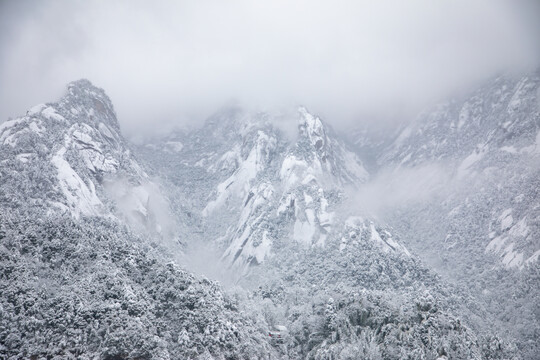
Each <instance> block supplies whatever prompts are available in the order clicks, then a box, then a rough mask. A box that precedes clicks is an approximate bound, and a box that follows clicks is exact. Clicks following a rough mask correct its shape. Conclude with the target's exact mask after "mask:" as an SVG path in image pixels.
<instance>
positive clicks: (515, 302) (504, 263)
mask: <svg viewBox="0 0 540 360" xmlns="http://www.w3.org/2000/svg"><path fill="white" fill-rule="evenodd" d="M369 138H370V135H369V131H367V132H366V131H364V132H363V133H362V134H361V136H358V138H357V139H353V141H356V142H357V144H359V145H360V146H361V147H363V148H365V147H367V148H369V147H370V146H371V144H370V143H369V142H366V140H365V139H369ZM376 146H377V147H376V149H377V155H376V163H377V168H378V169H379V170H378V171H380V172H381V173H384V174H390V175H391V176H393V177H394V178H395V179H396V181H394V183H395V184H397V186H399V183H400V181H403V182H404V183H407V181H409V182H410V179H409V178H411V176H412V177H413V178H414V179H415V181H417V182H420V183H422V182H425V183H427V184H430V185H431V186H432V189H431V191H429V190H430V189H421V190H422V191H418V193H417V194H414V193H413V194H411V198H414V197H417V198H420V199H421V200H420V201H408V202H406V203H401V204H399V203H397V202H395V203H392V202H390V203H391V204H393V205H396V206H393V207H387V208H385V220H386V221H387V222H388V223H389V224H391V225H392V226H393V227H394V229H395V231H396V232H397V233H399V234H400V235H401V237H402V238H403V239H404V243H405V244H406V246H408V247H409V248H410V250H412V251H413V252H414V253H415V254H418V255H419V256H420V257H421V258H422V259H423V260H424V261H425V262H426V263H428V264H430V266H432V268H433V269H435V270H436V271H438V272H439V273H440V274H441V275H443V276H445V278H446V279H450V280H452V281H453V282H455V283H458V284H461V285H463V286H465V287H467V288H469V289H470V290H471V292H472V293H474V294H475V296H477V297H478V298H479V299H484V300H485V301H486V303H487V304H488V305H487V306H488V308H490V311H492V312H493V313H495V314H497V317H498V318H499V319H500V324H499V325H500V326H501V328H504V329H507V330H509V331H511V332H513V331H517V334H514V336H515V337H516V338H518V339H520V341H521V344H522V346H523V347H524V348H529V350H528V355H527V356H528V358H534V357H535V356H534V355H532V354H538V344H537V341H534V340H533V339H534V338H535V337H537V332H538V329H539V328H540V323H539V321H538V317H537V316H535V315H533V313H534V312H535V311H537V310H538V306H537V305H532V304H537V303H538V296H540V294H539V293H538V289H539V288H540V287H539V286H538V285H533V286H532V287H527V286H526V288H527V289H528V290H525V289H524V288H523V286H524V284H534V283H535V282H536V283H538V278H537V272H538V268H539V263H538V259H539V255H540V227H539V224H540V222H539V221H540V213H539V210H540V203H539V199H540V196H539V193H538V189H540V183H539V179H540V153H539V151H538V149H540V73H539V72H533V73H531V74H527V75H526V76H523V77H520V78H514V77H510V76H501V77H498V78H496V79H493V80H492V81H490V82H487V83H486V84H484V86H482V87H480V88H478V89H477V90H475V91H474V92H472V93H470V94H469V95H468V96H464V97H462V98H456V99H452V100H449V101H447V102H444V103H442V104H439V105H437V106H435V107H434V108H432V109H429V110H426V111H425V112H424V113H423V114H421V115H420V116H419V117H418V118H417V119H416V121H414V122H412V123H411V124H410V125H408V126H407V127H405V128H403V129H399V131H398V132H397V135H394V134H391V135H389V136H387V138H386V139H385V142H384V144H383V145H382V146H381V144H380V143H379V144H376ZM411 174H416V177H415V176H414V175H411ZM429 177H432V178H435V179H438V180H437V181H436V182H435V183H434V182H430V181H427V180H426V178H429ZM411 188H414V186H413V187H411ZM426 193H428V194H429V196H426ZM396 203H397V204H396ZM517 294H519V296H518V295H517ZM534 299H536V300H534ZM516 308H522V309H527V310H523V311H516ZM535 308H536V310H535ZM516 329H519V330H516Z"/></svg>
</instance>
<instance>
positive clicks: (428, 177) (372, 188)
mask: <svg viewBox="0 0 540 360" xmlns="http://www.w3.org/2000/svg"><path fill="white" fill-rule="evenodd" d="M448 169H449V167H448V166H444V164H441V163H431V164H425V165H421V166H416V167H412V168H409V167H404V168H402V167H400V168H397V169H392V170H385V169H383V170H381V171H380V172H378V173H377V175H376V177H375V178H373V179H370V181H369V182H367V183H366V184H363V185H361V186H360V187H359V188H354V189H352V188H350V189H347V196H346V198H347V199H349V200H348V201H347V203H346V204H344V206H343V209H342V210H341V211H344V212H346V213H348V214H350V215H355V214H361V215H365V216H367V217H374V218H376V219H378V220H381V221H386V220H388V219H385V214H387V213H388V212H389V211H392V210H395V209H400V208H402V207H405V206H410V205H418V204H422V203H427V202H428V201H429V200H432V199H433V198H435V197H436V196H442V195H444V194H448V191H449V189H450V188H452V187H455V186H458V185H459V184H458V182H457V181H456V179H455V178H454V177H453V176H452V173H451V172H450V171H449V170H448Z"/></svg>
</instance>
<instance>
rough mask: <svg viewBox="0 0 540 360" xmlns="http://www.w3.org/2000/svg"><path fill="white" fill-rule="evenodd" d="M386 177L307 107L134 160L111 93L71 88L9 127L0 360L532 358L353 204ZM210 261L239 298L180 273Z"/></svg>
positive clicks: (233, 123) (216, 128) (0, 227)
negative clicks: (275, 333) (281, 331)
mask: <svg viewBox="0 0 540 360" xmlns="http://www.w3.org/2000/svg"><path fill="white" fill-rule="evenodd" d="M527 93H528V92H525V93H523V94H527ZM523 94H522V95H520V97H523V99H527V96H526V95H523ZM523 101H524V102H526V101H525V100H523ZM523 112H524V113H525V112H529V110H527V109H525V110H523ZM291 122H293V127H294V128H295V131H294V132H290V131H285V130H284V128H287V129H289V128H290V127H289V126H285V127H283V126H282V125H283V124H284V123H285V124H287V125H290V124H291ZM430 126H433V125H429V126H428V128H430ZM465 126H466V123H464V124H463V125H461V128H464V127H465ZM508 126H509V125H508ZM508 126H507V127H508ZM516 126H517V125H516ZM423 131H424V132H426V131H427V130H423ZM422 133H423V132H419V134H422ZM478 133H483V132H482V131H478ZM402 138H404V137H402ZM457 138H459V137H457ZM407 139H412V137H407ZM439 140H441V139H439ZM400 141H401V142H400ZM441 141H442V140H441ZM475 141H476V140H475ZM535 141H536V140H535ZM389 142H390V141H389ZM419 142H420V140H418V141H417V142H414V144H417V143H419ZM375 143H376V144H378V145H377V146H378V147H381V146H382V145H381V144H382V143H381V142H380V141H376V142H375ZM383 143H385V142H383ZM400 144H405V142H403V139H402V140H399V141H395V142H393V144H392V146H391V147H389V148H388V149H387V151H385V152H384V153H382V154H381V156H380V161H381V164H380V165H381V166H382V165H383V164H382V162H383V161H384V164H385V166H386V165H387V166H393V165H395V167H398V168H399V166H405V164H406V163H407V160H405V161H404V160H403V159H404V158H406V157H407V156H408V154H404V153H405V152H407V151H409V150H410V149H412V147H413V145H403V146H405V147H404V148H403V149H407V150H406V151H405V150H403V151H399V147H400V146H402V145H400ZM522 145H523V146H522ZM507 146H510V145H507ZM514 146H515V147H516V152H519V153H520V154H522V153H523V154H529V155H531V154H533V155H534V154H536V153H535V151H534V150H530V149H532V148H530V146H532V145H531V144H530V143H527V144H525V143H523V144H521V143H520V145H519V146H520V147H518V144H517V143H516V144H514ZM527 146H529V147H527ZM523 148H527V149H529V150H527V151H523V152H521V149H523ZM518 149H519V150H518ZM471 151H472V150H471ZM510 153H512V152H510ZM402 154H404V155H403V157H402ZM463 154H464V156H468V155H466V154H468V151H464V152H463ZM360 155H361V154H360ZM533 155H531V156H533ZM412 156H413V155H411V156H410V158H412ZM414 156H415V157H416V156H418V157H420V158H422V159H423V157H422V156H421V155H420V153H418V154H416V155H414ZM534 156H535V155H534ZM486 159H487V157H486ZM477 163H478V164H480V162H477ZM460 164H461V162H459V161H457V160H456V165H455V166H456V168H459V166H460ZM475 164H476V163H475ZM371 168H372V169H373V170H372V171H371V173H368V171H367V170H366V167H365V166H364V163H363V162H362V161H361V159H360V157H359V155H358V154H357V153H355V152H354V151H353V150H352V148H351V147H350V146H349V145H347V143H346V142H345V141H343V140H342V137H341V136H340V135H338V134H336V133H335V132H334V131H333V130H332V129H331V128H330V127H329V126H328V125H327V124H326V123H325V122H324V121H323V120H322V119H320V118H319V117H318V116H316V115H314V114H311V113H310V112H309V111H308V110H307V109H306V108H304V107H300V108H298V109H296V110H295V111H294V113H293V115H291V114H272V113H253V112H249V111H245V110H242V109H238V108H228V109H224V110H222V111H219V112H218V113H217V114H216V115H214V116H213V117H211V118H210V119H208V121H207V122H206V123H205V124H204V125H203V126H202V127H201V128H199V129H195V130H189V131H188V130H185V131H177V132H174V133H171V134H169V135H167V136H166V137H164V138H161V139H154V140H151V141H147V142H146V143H143V144H140V145H137V146H134V145H130V144H128V143H127V142H126V140H125V139H124V138H123V137H122V135H121V132H120V127H119V125H118V122H117V119H116V115H115V112H114V109H113V106H112V103H111V102H110V100H109V99H108V97H107V96H106V95H105V93H104V92H103V90H101V89H98V88H96V87H94V86H93V85H92V84H90V83H89V82H88V81H86V80H80V81H76V82H74V83H71V84H70V85H68V90H67V94H66V95H65V96H64V97H63V98H62V99H60V100H59V101H58V102H56V103H49V104H44V105H39V106H37V107H35V108H33V109H31V110H29V111H28V113H27V114H26V115H25V116H22V117H20V118H18V119H14V120H8V121H7V122H4V123H2V124H0V179H1V180H2V181H1V182H0V210H1V212H0V240H1V243H0V244H1V246H0V264H1V265H2V268H3V269H5V271H3V272H2V274H1V275H0V292H1V293H2V294H3V295H2V296H0V300H1V303H0V318H2V319H3V321H1V322H0V355H2V356H5V357H7V358H21V357H22V358H24V357H37V358H39V357H47V356H50V357H54V356H56V357H66V358H69V357H82V358H85V357H86V358H96V357H99V358H107V359H129V358H156V359H158V358H159V359H166V358H190V359H191V358H192V359H210V358H215V359H240V358H242V359H248V358H249V359H252V358H258V359H263V358H264V359H266V358H271V359H277V358H289V359H295V358H310V359H330V358H359V357H360V358H366V359H381V358H384V359H418V358H434V359H435V358H437V359H448V358H455V359H461V358H463V359H465V358H467V359H473V358H474V359H518V358H521V356H520V353H518V352H517V350H516V348H515V346H514V345H513V342H514V341H515V338H512V336H514V335H515V334H514V333H512V334H511V336H508V334H505V333H503V332H500V331H498V330H497V328H495V329H496V330H495V331H493V330H492V329H493V328H494V327H493V326H492V325H493V324H494V323H495V320H494V319H493V316H492V315H491V313H490V312H488V311H486V308H487V307H486V305H485V304H483V303H481V302H478V300H477V299H476V298H475V297H474V296H473V294H472V293H470V292H469V291H468V290H467V289H464V288H463V287H460V286H455V285H452V284H449V283H447V282H446V281H445V280H444V279H441V278H440V277H439V276H438V275H437V274H436V273H435V272H433V271H431V270H430V269H429V268H428V267H426V265H424V264H423V263H422V262H421V261H419V259H418V258H417V256H416V253H419V250H421V249H419V248H418V247H417V246H416V245H417V244H418V243H417V242H414V241H413V240H411V239H410V236H413V235H414V234H411V233H410V232H407V231H406V228H405V227H404V226H402V223H401V222H398V221H396V222H395V225H394V223H391V222H390V225H392V226H393V227H394V228H395V230H394V229H393V228H391V227H390V226H389V225H388V224H386V223H383V222H382V221H381V220H378V219H377V218H375V217H373V216H370V214H369V213H362V214H359V213H357V209H358V208H359V207H357V206H351V201H360V202H361V201H363V199H362V198H361V197H360V198H355V197H353V198H352V200H351V198H350V197H351V194H355V193H359V194H361V193H362V192H361V189H362V188H363V187H364V186H366V185H367V184H369V183H370V181H373V180H372V179H374V178H376V176H377V174H376V173H374V172H376V171H377V167H376V166H371V167H370V169H371ZM470 169H471V170H473V169H474V168H473V167H472V165H471V167H470ZM467 171H469V168H468V169H467ZM456 173H458V174H461V173H459V171H457V172H456ZM471 174H472V173H470V172H466V173H464V175H460V176H465V177H466V176H472V175H471ZM456 176H457V175H456ZM461 178H462V177H460V179H461ZM458 200H459V199H458ZM522 202H524V203H526V201H525V200H523V199H522ZM530 203H531V204H532V203H534V200H531V201H530ZM353 205H354V204H353ZM397 210H399V209H397ZM415 214H416V212H415ZM513 214H514V213H513ZM528 216H529V215H528ZM390 218H391V217H390ZM407 219H411V218H405V220H407ZM416 219H418V218H416ZM505 219H506V217H505V218H502V219H501V220H500V223H503V222H504V224H507V225H509V226H510V227H509V228H508V229H506V228H505V229H501V231H503V232H508V231H510V230H511V229H512V225H513V224H514V220H513V218H512V221H510V219H506V220H505ZM527 224H528V223H527ZM523 233H524V231H523V232H522V234H523ZM170 240H180V242H181V243H182V245H183V246H181V247H179V246H176V245H177V244H178V241H172V242H171V241H170ZM405 243H407V244H411V246H412V247H414V250H415V251H413V252H411V251H409V250H408V247H406V246H405V245H404V244H405ZM483 251H484V250H483ZM424 254H425V253H424ZM460 254H462V252H461V253H460ZM215 255H217V258H215V257H214V256H215ZM482 255H484V252H482ZM524 259H529V257H526V256H525V255H524ZM195 263H198V264H199V265H200V264H201V263H202V264H203V266H202V270H203V272H204V270H205V268H204V267H205V266H207V267H212V268H214V270H215V269H216V268H217V271H218V272H220V273H222V274H227V275H228V277H229V280H231V278H232V281H229V282H232V283H234V285H236V286H235V287H234V288H233V289H231V290H229V291H223V290H222V289H221V288H220V287H219V285H218V284H217V283H216V282H214V281H210V280H207V279H206V278H204V277H202V278H200V277H198V276H196V275H192V274H190V273H189V272H188V271H186V270H184V269H182V267H185V268H187V269H197V270H198V269H200V268H201V266H199V267H197V266H195ZM528 263H529V264H532V263H534V262H533V261H529V262H528ZM524 264H527V262H526V261H525V260H524V263H523V264H521V265H523V266H524V269H525V270H526V271H527V270H530V269H531V267H530V266H527V265H524ZM521 265H520V266H521ZM528 279H534V278H532V277H528ZM514 289H515V290H517V288H514ZM520 291H522V292H524V293H525V296H524V298H525V299H527V300H528V301H530V303H531V304H533V303H534V302H533V301H532V300H531V299H529V298H527V296H529V295H528V293H527V292H526V289H525V288H523V289H520ZM4 294H5V295H4ZM527 309H529V308H527ZM278 325H281V328H283V325H284V326H286V327H287V328H288V329H289V331H288V334H287V335H286V336H285V337H284V339H283V340H282V341H281V342H278V343H276V342H272V341H270V340H271V339H269V338H268V335H267V334H268V332H269V330H270V329H272V328H273V327H275V326H278ZM534 329H535V328H534V327H533V330H534ZM526 335H527V336H529V335H530V334H529V333H527V334H526ZM525 340H527V341H528V340H529V338H528V337H527V338H526V339H525ZM520 349H521V348H520Z"/></svg>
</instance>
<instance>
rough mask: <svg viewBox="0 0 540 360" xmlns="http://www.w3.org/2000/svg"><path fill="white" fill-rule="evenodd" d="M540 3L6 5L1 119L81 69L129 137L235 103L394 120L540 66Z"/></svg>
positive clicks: (55, 91) (339, 119)
mask: <svg viewBox="0 0 540 360" xmlns="http://www.w3.org/2000/svg"><path fill="white" fill-rule="evenodd" d="M538 10H540V5H539V3H538V2H535V1H518V0H512V1H510V0H508V1H503V0H479V1H474V2H471V1H466V0H456V1H432V0H414V1H406V2H405V1H398V0H390V1H381V2H379V1H347V0H340V1H335V2H323V1H313V0H311V1H308V0H298V1H284V0H277V1H256V2H255V1H247V0H244V1H239V0H237V1H227V2H223V1H196V2H189V1H59V0H58V1H46V2H45V1H14V2H2V3H1V5H0V24H1V25H0V26H1V28H0V30H1V31H0V32H1V35H0V53H1V54H2V56H1V59H0V84H1V88H0V116H1V119H2V120H4V119H6V118H7V117H8V116H16V115H19V114H22V113H24V112H25V110H26V109H27V108H28V107H30V106H32V105H34V104H35V103H38V102H45V101H51V100H54V99H55V98H57V97H58V96H60V94H61V93H62V91H63V89H64V86H65V84H66V83H67V82H69V81H71V80H75V79H78V78H82V77H85V78H88V79H90V80H91V81H92V82H94V84H95V85H97V86H100V87H103V88H104V89H105V90H106V91H107V93H108V94H109V95H110V96H111V98H112V100H113V102H114V104H115V106H116V109H117V113H118V115H119V120H120V122H121V125H122V127H123V129H124V131H125V132H126V133H127V134H128V135H130V136H133V135H137V134H139V133H143V132H144V133H146V132H148V131H154V130H155V129H156V128H168V127H172V126H178V125H180V126H182V125H186V124H187V125H196V124H198V123H200V121H201V120H202V119H204V118H205V117H206V116H208V115H210V114H211V113H212V112H214V111H215V110H216V109H218V108H219V107H221V106H222V105H223V104H226V103H229V102H231V101H234V102H235V103H239V104H241V105H243V106H246V107H249V108H255V109H263V110H264V109H275V108H277V107H286V106H289V105H296V104H304V105H306V106H308V107H309V108H310V109H311V110H313V111H314V112H316V113H318V114H320V115H322V116H324V117H325V118H326V119H328V120H329V122H330V123H332V124H333V125H334V126H335V127H337V128H339V127H346V126H350V125H352V124H354V123H355V122H358V121H383V122H387V123H390V124H391V123H393V122H396V121H403V120H404V119H407V118H409V117H411V116H413V115H414V114H415V113H416V112H418V111H419V110H420V109H421V108H422V107H424V106H426V105H427V104H429V103H431V102H433V101H437V100H438V99H441V98H443V97H445V96H449V95H451V94H454V93H456V92H459V91H462V90H464V89H466V88H467V87H469V86H473V85H474V84H476V83H477V82H479V81H483V80H485V79H487V78H488V77H490V76H492V75H494V74H495V73H497V72H502V71H509V70H513V71H525V70H528V69H531V68H535V67H537V66H538V65H539V64H540V60H539V59H540V45H539V44H540V35H539V34H540V31H539V30H540V27H539V25H538V24H539V23H540V22H539V21H538V14H539V13H540V11H538ZM156 124H157V125H159V126H156Z"/></svg>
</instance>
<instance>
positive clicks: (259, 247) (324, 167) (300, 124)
mask: <svg viewBox="0 0 540 360" xmlns="http://www.w3.org/2000/svg"><path fill="white" fill-rule="evenodd" d="M289 121H294V122H296V123H297V129H298V130H297V131H298V132H297V134H296V136H295V137H294V139H290V138H288V137H287V136H285V134H283V133H282V132H281V131H280V130H279V128H277V127H275V126H274V125H273V123H272V120H271V118H270V115H268V114H250V113H245V112H242V111H240V110H230V111H227V112H222V113H220V114H218V115H216V116H215V117H214V118H212V119H210V120H209V121H208V122H207V123H206V124H205V126H203V128H202V129H200V130H197V131H195V132H194V133H189V134H182V133H178V134H175V135H171V136H169V138H167V139H165V140H163V141H159V142H155V143H152V144H148V145H146V146H145V149H144V153H145V154H146V156H147V157H148V159H152V160H158V159H160V158H167V161H168V162H169V163H173V164H174V165H173V166H168V167H160V168H161V171H163V172H165V173H166V176H168V177H169V178H172V179H174V181H175V182H176V183H177V185H178V186H183V185H184V184H190V183H191V182H192V181H193V180H192V178H193V174H194V173H197V174H199V175H198V176H197V179H198V181H197V185H198V186H196V190H195V189H194V191H196V193H197V196H196V198H198V199H200V200H199V201H198V203H196V204H194V206H195V207H196V208H198V209H200V214H199V215H200V216H201V217H202V219H203V220H204V222H205V223H206V224H207V225H208V226H207V229H206V230H207V231H208V233H209V234H210V235H211V236H214V238H215V239H216V246H219V247H222V249H223V260H224V262H225V264H226V265H233V266H236V267H239V268H241V269H244V271H247V270H248V268H249V266H250V265H257V264H261V263H263V262H264V260H265V259H266V258H268V257H269V256H271V255H272V253H279V251H280V250H279V249H280V246H281V245H280V244H282V243H283V242H287V241H289V242H292V243H298V244H302V245H304V246H306V247H308V248H309V247H312V246H320V247H324V246H325V243H326V241H327V239H328V237H329V236H331V237H336V236H337V235H336V234H337V233H338V232H340V231H341V229H342V228H343V227H344V226H345V222H346V220H347V217H346V216H343V215H338V214H337V212H336V210H338V208H339V207H340V204H341V203H342V202H343V195H344V188H345V187H356V186H358V185H360V184H362V183H364V182H365V181H366V180H367V179H368V178H369V175H368V173H367V171H366V170H365V168H364V167H363V165H362V162H361V160H360V159H359V158H358V156H357V155H356V154H355V153H354V152H352V151H351V149H349V148H348V147H347V146H346V145H345V144H344V143H343V142H342V141H340V140H339V139H338V137H337V136H336V135H335V133H334V132H333V131H332V130H331V129H330V128H328V126H327V125H325V124H324V123H323V122H322V120H321V119H320V118H318V117H317V116H314V115H312V114H310V113H309V112H308V111H307V109H305V108H299V109H298V111H297V115H296V116H295V117H293V118H291V119H289ZM171 144H175V148H174V149H171ZM178 144H182V146H181V147H180V146H179V145H178ZM171 151H174V153H171ZM156 153H157V154H156ZM157 166H159V165H156V167H157ZM188 186H190V185H188ZM190 188H191V187H190ZM193 188H195V186H193ZM351 221H352V220H351ZM351 221H349V224H351V223H352V222H351ZM357 222H358V219H357ZM360 222H362V221H360ZM362 226H364V227H366V228H367V229H370V231H371V232H372V237H373V238H374V239H376V240H380V239H381V237H380V235H379V233H378V232H377V230H376V229H375V226H374V225H370V224H369V222H366V223H365V224H363V225H362ZM388 239H389V240H388V241H386V242H385V241H382V240H380V241H379V242H380V244H381V246H383V247H385V248H386V249H391V250H392V251H394V250H396V251H406V249H404V248H403V247H402V246H400V245H398V244H397V243H395V242H394V241H393V240H391V238H390V237H388ZM389 244H392V245H389Z"/></svg>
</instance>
